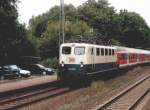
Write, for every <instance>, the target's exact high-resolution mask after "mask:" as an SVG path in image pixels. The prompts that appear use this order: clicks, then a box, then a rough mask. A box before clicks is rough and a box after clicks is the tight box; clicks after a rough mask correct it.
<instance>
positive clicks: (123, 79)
mask: <svg viewBox="0 0 150 110" xmlns="http://www.w3.org/2000/svg"><path fill="white" fill-rule="evenodd" d="M142 71H143V69H142V68H141V67H136V68H134V69H131V70H130V71H129V72H125V73H124V74H123V75H120V76H117V77H114V78H112V79H109V80H108V81H104V80H101V79H100V80H96V81H92V82H91V85H90V86H89V87H87V89H86V91H85V93H84V94H81V95H80V96H79V97H78V98H76V99H74V101H73V102H71V103H69V104H65V105H63V106H61V107H60V108H59V109H58V110H76V109H78V108H80V107H81V106H83V104H84V103H86V102H88V101H91V100H92V99H93V98H96V97H101V96H102V95H104V94H105V92H109V91H112V90H114V89H117V88H119V87H121V86H122V85H124V84H127V83H128V84H130V83H131V82H132V81H133V80H134V79H135V76H138V75H141V73H142Z"/></svg>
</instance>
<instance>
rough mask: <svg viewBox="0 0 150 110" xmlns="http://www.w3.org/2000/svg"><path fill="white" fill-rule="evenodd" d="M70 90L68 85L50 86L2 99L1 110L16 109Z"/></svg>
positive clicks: (0, 101)
mask: <svg viewBox="0 0 150 110" xmlns="http://www.w3.org/2000/svg"><path fill="white" fill-rule="evenodd" d="M69 91H71V90H70V89H69V88H67V87H64V88H62V87H50V88H46V89H42V90H39V91H34V92H32V93H27V94H24V95H19V96H15V97H10V98H5V99H1V100H0V110H16V109H19V108H21V107H25V106H27V105H30V104H33V103H36V102H38V101H42V100H45V99H48V98H52V97H55V96H58V95H61V94H64V93H67V92H69Z"/></svg>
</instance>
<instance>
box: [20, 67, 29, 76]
mask: <svg viewBox="0 0 150 110" xmlns="http://www.w3.org/2000/svg"><path fill="white" fill-rule="evenodd" d="M19 73H20V77H29V76H31V72H30V71H29V70H23V69H21V68H19Z"/></svg>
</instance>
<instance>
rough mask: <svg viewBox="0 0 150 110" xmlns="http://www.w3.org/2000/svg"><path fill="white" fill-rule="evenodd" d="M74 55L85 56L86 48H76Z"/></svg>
mask: <svg viewBox="0 0 150 110" xmlns="http://www.w3.org/2000/svg"><path fill="white" fill-rule="evenodd" d="M74 53H75V55H84V53H85V47H75V49H74Z"/></svg>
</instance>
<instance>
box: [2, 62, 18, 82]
mask: <svg viewBox="0 0 150 110" xmlns="http://www.w3.org/2000/svg"><path fill="white" fill-rule="evenodd" d="M17 76H19V70H18V67H17V66H16V65H5V66H3V67H2V66H1V67H0V77H1V79H5V77H17Z"/></svg>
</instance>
